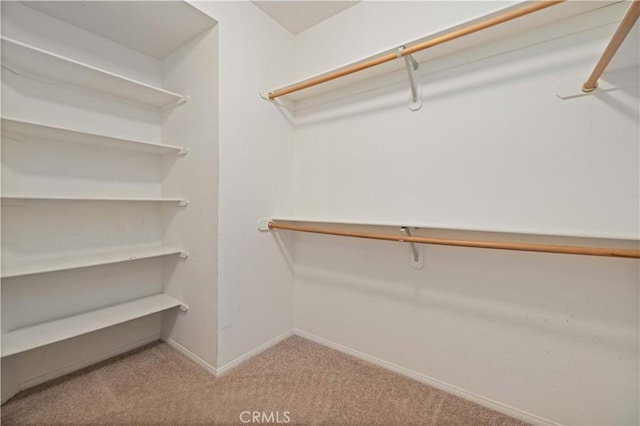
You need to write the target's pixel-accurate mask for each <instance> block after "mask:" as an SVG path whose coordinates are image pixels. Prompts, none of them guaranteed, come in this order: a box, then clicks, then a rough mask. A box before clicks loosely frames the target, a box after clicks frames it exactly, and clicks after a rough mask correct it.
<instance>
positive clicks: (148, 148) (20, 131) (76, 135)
mask: <svg viewBox="0 0 640 426" xmlns="http://www.w3.org/2000/svg"><path fill="white" fill-rule="evenodd" d="M2 136H3V137H8V138H12V139H24V138H25V137H36V138H43V139H49V140H56V141H64V142H74V143H85V144H89V145H97V146H101V147H106V148H112V149H120V150H127V151H135V152H143V153H149V154H178V155H184V154H186V153H187V152H188V150H187V148H184V147H181V146H173V145H165V144H161V143H155V142H148V141H139V140H133V139H123V138H116V137H113V136H106V135H100V134H95V133H87V132H81V131H78V130H73V129H66V128H64V127H55V126H50V125H47V124H43V123H36V122H32V121H25V120H20V119H16V118H10V117H3V118H2Z"/></svg>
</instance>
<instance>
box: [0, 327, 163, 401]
mask: <svg viewBox="0 0 640 426" xmlns="http://www.w3.org/2000/svg"><path fill="white" fill-rule="evenodd" d="M159 339H160V334H159V333H158V334H154V335H152V336H148V337H145V338H143V339H140V340H136V341H135V342H132V343H128V344H126V345H124V346H120V347H118V348H116V349H113V350H110V351H107V352H102V353H100V354H98V355H95V356H92V357H90V358H86V359H83V360H82V361H78V362H72V363H70V364H67V365H65V366H63V367H60V368H57V369H55V370H53V371H50V372H48V373H46V374H43V375H41V376H37V377H33V378H31V379H28V380H26V381H24V382H22V383H20V384H19V385H17V386H16V387H15V388H12V389H10V390H9V391H7V392H6V394H5V393H3V394H2V404H4V403H5V402H7V401H8V400H9V399H10V398H12V397H13V396H15V395H16V394H17V393H18V392H20V391H23V390H25V389H29V388H32V387H34V386H37V385H40V384H42V383H45V382H48V381H50V380H53V379H57V378H58V377H62V376H64V375H67V374H69V373H73V372H74V371H77V370H80V369H82V368H85V367H88V366H90V365H93V364H96V363H98V362H100V361H104V360H106V359H109V358H113V357H114V356H118V355H120V354H123V353H125V352H129V351H131V350H133V349H136V348H139V347H140V346H144V345H146V344H148V343H151V342H155V341H156V340H159Z"/></svg>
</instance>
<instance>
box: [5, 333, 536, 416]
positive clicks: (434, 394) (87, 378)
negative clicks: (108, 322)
mask: <svg viewBox="0 0 640 426" xmlns="http://www.w3.org/2000/svg"><path fill="white" fill-rule="evenodd" d="M1 411H2V424H3V425H11V424H136V423H137V424H171V425H178V424H243V423H242V422H241V418H240V416H241V414H242V412H243V411H250V412H252V411H259V412H262V411H264V412H265V413H266V415H267V416H269V415H270V414H271V413H273V416H274V417H272V418H271V419H269V418H268V417H267V418H261V419H260V420H267V421H268V420H272V424H275V423H276V422H277V421H278V420H279V421H280V422H281V424H282V423H283V422H285V421H286V420H287V419H290V421H291V424H326V425H343V424H344V425H347V424H352V425H355V424H358V425H505V426H506V425H523V424H524V423H522V422H519V421H517V420H514V419H512V418H510V417H507V416H505V415H502V414H499V413H496V412H494V411H491V410H489V409H486V408H483V407H481V406H479V405H476V404H473V403H471V402H468V401H465V400H463V399H460V398H458V397H456V396H453V395H449V394H447V393H445V392H442V391H439V390H436V389H434V388H432V387H429V386H425V385H423V384H421V383H418V382H416V381H413V380H411V379H408V378H406V377H403V376H401V375H398V374H395V373H392V372H389V371H387V370H384V369H382V368H379V367H377V366H374V365H371V364H368V363H366V362H363V361H360V360H358V359H356V358H353V357H351V356H348V355H345V354H343V353H340V352H337V351H334V350H332V349H328V348H326V347H323V346H321V345H318V344H315V343H313V342H310V341H308V340H305V339H302V338H299V337H291V338H289V339H287V340H286V341H284V342H281V343H280V344H278V345H276V346H274V347H273V348H271V349H269V350H267V351H265V352H263V353H261V354H260V355H258V356H256V357H254V358H252V359H250V360H249V361H247V362H245V363H244V364H242V365H240V366H238V367H237V368H235V369H234V370H232V371H231V372H229V373H228V374H225V375H223V376H221V377H217V378H216V377H213V376H212V375H210V374H209V373H207V372H206V371H204V370H202V369H201V368H200V367H198V366H197V365H195V364H194V363H192V362H191V361H190V360H188V359H187V358H185V357H184V356H182V355H181V354H180V353H178V352H176V351H175V350H174V349H172V348H171V347H169V346H168V345H166V344H164V343H160V342H157V343H153V344H151V345H147V346H145V347H144V348H141V349H139V350H136V351H134V352H130V353H129V354H126V355H123V356H120V357H117V358H114V359H111V360H108V361H104V362H102V363H100V364H97V365H95V366H92V367H89V368H86V369H84V370H82V371H79V372H77V373H73V374H71V375H68V376H65V377H62V378H60V379H57V380H54V381H52V382H49V383H46V384H44V385H40V386H38V387H36V388H33V389H30V390H27V391H24V392H22V393H20V394H18V395H16V396H15V397H14V398H12V399H11V400H9V401H8V402H7V403H6V404H5V405H4V406H2V409H1ZM285 412H288V413H285ZM276 416H277V417H276ZM250 419H251V414H250V413H245V414H244V415H243V420H250ZM262 424H264V423H262Z"/></svg>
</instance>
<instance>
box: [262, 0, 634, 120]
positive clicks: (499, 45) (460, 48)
mask: <svg viewBox="0 0 640 426" xmlns="http://www.w3.org/2000/svg"><path fill="white" fill-rule="evenodd" d="M496 4H497V5H498V7H497V8H496V10H495V11H494V12H491V13H488V14H485V15H481V16H478V17H476V18H474V19H469V20H465V21H462V22H459V23H457V24H455V25H451V26H449V27H446V28H442V29H440V30H438V31H434V32H432V33H430V34H428V35H425V36H424V37H421V38H419V39H415V40H408V41H406V42H404V43H401V44H400V45H396V46H391V47H390V48H388V49H385V50H382V51H380V52H377V53H375V54H372V55H368V56H365V57H362V58H359V59H357V60H354V61H353V62H350V63H348V64H345V65H343V66H340V67H336V68H332V69H328V70H326V71H325V72H322V73H318V74H314V75H310V76H308V77H307V78H303V79H300V80H296V81H294V82H291V83H288V84H286V85H280V86H277V87H269V89H271V90H279V89H282V88H285V87H289V86H293V85H297V84H300V83H304V82H306V81H309V80H314V79H317V78H320V77H323V76H325V75H327V74H332V73H335V72H338V71H342V70H344V69H346V68H351V67H353V66H356V65H359V64H361V63H363V62H366V61H369V60H371V59H375V58H378V57H379V56H382V55H386V54H389V53H396V52H397V51H398V48H400V47H401V46H406V47H410V46H412V45H415V44H419V43H422V42H425V41H428V40H431V39H434V38H436V37H439V36H442V35H445V34H448V33H450V32H453V31H457V30H459V29H462V28H464V27H467V26H470V25H473V24H476V23H478V22H481V21H484V20H486V19H489V18H492V17H494V16H497V15H499V14H502V13H504V12H508V11H511V10H515V9H518V8H520V7H522V4H521V2H518V3H517V4H513V5H509V6H506V7H505V6H503V5H500V4H499V3H496ZM627 7H628V5H627V2H624V1H614V2H608V1H586V2H585V1H568V2H564V3H561V4H558V5H556V6H553V7H549V8H547V9H543V10H540V11H538V12H535V13H532V14H529V15H525V16H522V17H520V18H518V19H514V20H512V21H509V22H506V23H503V24H500V25H497V26H495V27H492V28H488V29H485V30H482V31H478V32H476V33H474V34H470V35H467V36H465V37H461V38H458V39H455V40H452V41H450V42H447V43H444V44H441V45H438V46H434V47H432V48H429V49H426V50H423V51H419V52H416V53H415V54H413V57H414V59H415V60H416V61H417V62H418V63H424V62H429V64H428V65H427V66H421V67H420V68H419V71H418V75H420V76H424V75H428V74H432V73H436V72H441V71H443V70H448V69H451V68H455V67H456V66H459V65H463V64H466V63H469V62H473V61H478V60H480V59H484V58H487V57H492V56H495V55H498V54H502V53H505V52H510V51H514V50H519V49H522V48H526V47H529V46H532V45H535V44H539V43H543V42H546V41H549V40H553V39H557V38H562V37H565V36H568V35H572V34H576V33H579V32H582V31H585V30H588V29H592V28H597V27H601V26H603V25H608V24H617V23H618V22H619V21H620V19H621V18H622V16H623V15H624V13H625V11H626V8H627ZM454 55H458V56H454ZM404 69H405V64H404V60H402V59H399V60H394V61H390V62H387V63H383V64H380V65H377V66H375V67H372V68H368V69H366V70H363V71H360V72H356V73H354V74H350V75H347V76H344V77H341V78H337V79H335V80H331V81H327V82H325V83H322V84H318V85H316V86H312V87H309V88H306V89H303V90H300V91H296V92H293V93H289V94H287V95H284V96H282V97H280V98H277V99H280V100H282V101H284V102H283V103H282V105H283V106H286V107H289V108H293V109H299V108H306V107H309V106H313V105H315V102H305V101H307V100H308V99H309V98H313V97H316V96H320V95H324V96H321V97H320V100H319V101H318V102H323V101H326V100H329V99H333V98H334V97H335V96H338V97H342V96H345V95H352V94H354V93H359V92H360V91H363V90H364V91H366V90H371V88H372V87H368V86H367V87H365V88H361V89H353V88H350V87H349V86H355V85H358V84H362V83H364V82H365V81H367V80H370V79H374V78H378V77H381V76H384V75H387V74H390V73H395V72H398V71H399V70H403V72H402V78H401V79H400V80H398V81H403V82H404V81H406V73H405V72H404ZM332 92H336V93H334V94H333V95H334V96H333V97H332V96H329V95H331V93H332ZM262 96H263V97H266V93H264V94H262ZM325 98H326V99H325Z"/></svg>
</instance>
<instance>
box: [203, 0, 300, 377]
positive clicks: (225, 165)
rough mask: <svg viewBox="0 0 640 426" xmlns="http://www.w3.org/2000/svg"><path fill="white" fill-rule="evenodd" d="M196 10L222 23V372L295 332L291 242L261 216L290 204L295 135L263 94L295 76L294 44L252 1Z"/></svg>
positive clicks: (212, 4) (208, 4)
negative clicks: (259, 226) (265, 229)
mask: <svg viewBox="0 0 640 426" xmlns="http://www.w3.org/2000/svg"><path fill="white" fill-rule="evenodd" d="M193 5H194V6H196V7H198V8H199V9H201V10H202V11H204V12H205V13H208V14H209V15H210V16H212V17H213V18H214V19H216V20H217V21H218V22H219V24H218V28H219V54H220V56H219V96H220V97H219V117H218V123H219V129H218V140H219V167H220V169H219V192H218V193H219V211H218V213H219V218H218V221H219V222H218V235H219V241H218V255H219V265H220V269H219V271H218V365H217V366H218V368H221V367H224V366H225V365H226V364H228V363H230V362H232V361H233V360H235V359H238V358H239V357H241V356H242V355H244V354H246V353H248V352H250V351H251V350H252V349H255V348H256V347H258V346H260V345H261V344H264V343H266V342H268V341H269V340H271V339H273V338H274V337H276V336H279V335H281V334H282V333H284V332H286V331H288V330H290V329H291V328H292V326H293V315H292V310H293V307H292V296H293V290H292V275H291V271H290V269H289V265H288V263H287V261H286V258H285V257H284V256H283V255H282V254H281V244H283V243H282V242H281V241H279V240H277V239H274V237H273V235H271V234H270V233H258V232H257V230H256V221H257V219H258V218H260V217H269V216H271V215H272V214H274V213H276V209H278V210H287V209H288V206H290V198H291V185H292V183H291V156H292V145H291V144H292V139H293V130H292V128H291V125H290V123H289V122H288V121H287V119H286V118H285V116H284V115H283V114H281V113H280V112H279V111H278V110H277V109H275V108H273V105H270V104H269V103H268V102H266V101H264V100H262V99H261V98H260V97H259V96H258V93H259V92H260V91H264V90H265V89H267V88H268V87H270V85H271V84H272V83H273V82H274V81H277V80H278V79H281V78H283V76H284V77H286V78H290V77H292V65H293V62H292V53H293V36H292V35H291V34H290V33H288V32H287V31H286V30H285V29H283V28H282V27H280V26H279V25H278V24H277V23H275V22H274V21H273V20H272V19H271V18H269V17H268V16H267V15H266V14H265V13H263V12H262V11H260V10H259V9H258V8H257V7H255V6H254V5H253V4H251V3H249V2H194V3H193ZM285 243H286V242H285Z"/></svg>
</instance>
